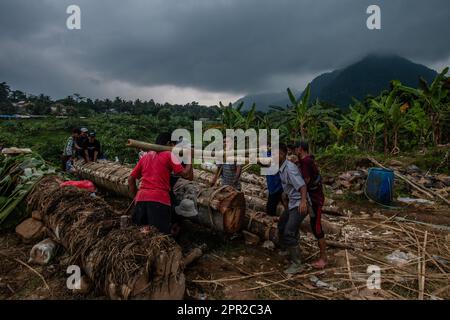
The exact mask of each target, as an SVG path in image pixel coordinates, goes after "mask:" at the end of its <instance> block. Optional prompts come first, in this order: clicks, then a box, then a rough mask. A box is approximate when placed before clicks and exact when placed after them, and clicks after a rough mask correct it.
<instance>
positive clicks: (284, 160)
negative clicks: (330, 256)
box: [128, 134, 327, 274]
mask: <svg viewBox="0 0 450 320" xmlns="http://www.w3.org/2000/svg"><path fill="white" fill-rule="evenodd" d="M156 144H159V145H164V146H170V145H172V146H173V145H174V144H175V142H173V141H171V140H170V134H161V135H159V136H158V138H157V139H156ZM224 144H225V148H227V146H229V145H230V141H227V140H224ZM269 152H271V153H274V152H278V154H279V172H278V173H276V174H275V175H271V176H267V188H268V191H269V197H268V201H267V214H268V215H270V216H275V218H274V220H275V221H278V231H279V235H280V239H281V244H280V245H281V249H282V250H281V252H280V253H282V254H286V255H289V256H290V259H291V261H292V264H291V265H290V266H289V267H288V268H287V269H286V270H285V272H286V273H287V274H295V273H298V272H300V271H301V270H303V264H302V261H301V258H300V248H299V230H300V224H301V223H302V222H303V220H304V219H305V218H306V217H307V216H308V215H309V217H310V223H311V229H312V231H313V234H314V236H315V237H316V239H317V241H318V246H319V249H320V257H319V259H318V260H317V261H315V262H314V263H313V264H312V265H313V267H315V268H318V269H321V268H324V267H325V266H326V264H327V257H326V248H325V247H326V246H325V235H324V232H323V230H322V224H321V214H322V206H323V204H324V200H325V199H324V193H323V187H322V183H321V177H320V173H319V170H318V167H317V165H316V162H315V160H314V157H313V156H312V155H310V154H309V147H308V143H307V142H305V141H301V142H299V143H297V144H296V145H291V146H289V147H288V146H286V145H285V144H280V145H279V148H278V150H271V151H269ZM268 155H269V156H270V153H269V154H268ZM218 168H219V169H218V171H217V173H216V175H215V176H214V178H213V179H212V181H211V186H215V185H216V183H217V181H218V180H219V178H220V180H221V184H222V185H223V186H224V185H228V186H231V187H233V188H235V189H236V190H240V189H241V183H240V177H241V173H242V167H241V165H239V164H222V165H219V166H218ZM178 177H183V178H184V179H188V180H192V179H193V169H192V165H191V164H183V163H181V162H180V161H179V160H178V158H177V157H175V156H174V155H173V154H172V153H171V152H170V151H162V152H155V151H150V152H147V153H143V154H142V156H141V158H140V160H139V162H138V164H137V165H136V167H135V168H134V170H133V171H132V173H131V175H130V177H129V179H128V184H129V188H130V190H131V192H132V194H133V195H134V202H135V209H134V212H133V215H132V220H133V222H134V223H135V224H136V225H139V226H142V227H143V228H149V227H150V226H153V227H156V228H157V229H158V230H159V231H160V232H162V233H165V234H172V235H174V234H176V233H177V232H178V224H177V221H176V219H174V217H175V216H176V214H175V213H177V212H178V211H179V210H184V209H185V207H192V208H191V209H192V210H195V208H194V206H192V204H190V205H189V204H187V203H184V202H186V201H190V200H186V201H184V200H183V201H184V202H183V201H182V203H181V204H177V203H176V200H175V199H174V198H175V197H174V195H173V192H172V188H173V186H174V184H175V182H176V179H177V178H178ZM138 180H140V181H141V184H140V187H139V188H137V185H136V183H137V181H138ZM280 204H281V205H282V207H284V210H283V213H282V214H281V215H280V216H277V207H278V206H279V205H280Z"/></svg>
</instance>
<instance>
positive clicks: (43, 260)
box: [28, 239, 56, 265]
mask: <svg viewBox="0 0 450 320" xmlns="http://www.w3.org/2000/svg"><path fill="white" fill-rule="evenodd" d="M55 249H56V243H54V242H53V241H52V240H51V239H45V240H42V241H41V242H39V243H38V244H36V245H35V246H33V248H31V251H30V259H29V260H28V262H31V263H36V264H40V265H46V264H48V263H49V262H50V260H51V259H52V258H53V256H54V254H55Z"/></svg>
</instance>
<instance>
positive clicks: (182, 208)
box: [175, 199, 198, 218]
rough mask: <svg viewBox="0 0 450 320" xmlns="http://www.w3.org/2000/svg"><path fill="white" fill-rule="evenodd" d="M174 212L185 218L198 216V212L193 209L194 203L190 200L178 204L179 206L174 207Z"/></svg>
mask: <svg viewBox="0 0 450 320" xmlns="http://www.w3.org/2000/svg"><path fill="white" fill-rule="evenodd" d="M175 212H176V213H177V214H178V215H180V216H182V217H186V218H190V217H195V216H196V215H198V211H197V209H196V208H195V203H194V201H192V200H190V199H184V200H182V201H181V202H180V205H179V206H177V207H175Z"/></svg>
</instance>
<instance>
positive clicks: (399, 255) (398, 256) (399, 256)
mask: <svg viewBox="0 0 450 320" xmlns="http://www.w3.org/2000/svg"><path fill="white" fill-rule="evenodd" d="M416 258H417V256H415V255H414V254H412V253H411V252H408V253H405V252H402V251H400V250H395V251H394V252H392V253H391V254H389V255H387V256H386V257H385V259H386V260H387V261H389V262H390V263H392V264H394V265H396V266H402V265H405V264H407V263H408V262H410V261H412V260H414V259H416Z"/></svg>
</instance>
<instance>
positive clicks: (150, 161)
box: [128, 133, 194, 234]
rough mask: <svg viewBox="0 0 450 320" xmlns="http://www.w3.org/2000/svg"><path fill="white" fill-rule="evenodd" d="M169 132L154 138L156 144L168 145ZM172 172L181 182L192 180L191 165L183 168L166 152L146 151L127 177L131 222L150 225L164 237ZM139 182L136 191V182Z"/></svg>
mask: <svg viewBox="0 0 450 320" xmlns="http://www.w3.org/2000/svg"><path fill="white" fill-rule="evenodd" d="M170 139H171V135H170V133H163V134H160V135H159V136H158V138H156V144H159V145H163V146H168V145H169V144H170ZM171 173H174V174H176V175H179V176H181V177H183V178H185V179H188V180H192V179H193V176H194V174H193V171H192V165H191V164H188V165H186V166H185V167H183V166H182V165H181V162H180V161H179V159H178V158H177V157H176V156H175V155H174V154H173V153H172V152H170V151H162V152H155V151H150V152H147V153H146V154H145V155H144V156H143V157H142V158H141V159H140V160H139V162H138V164H137V165H136V167H135V168H134V170H133V171H132V172H131V174H130V177H129V178H128V185H129V188H130V192H131V193H132V194H133V195H135V198H134V201H135V204H136V206H135V209H134V213H133V217H132V218H133V222H134V223H135V224H137V225H139V226H154V227H156V228H157V229H158V230H159V231H160V232H162V233H164V234H170V228H171V200H170V195H169V192H170V174H171ZM139 179H140V180H141V184H140V188H139V190H138V191H137V187H136V181H137V180H139Z"/></svg>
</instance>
